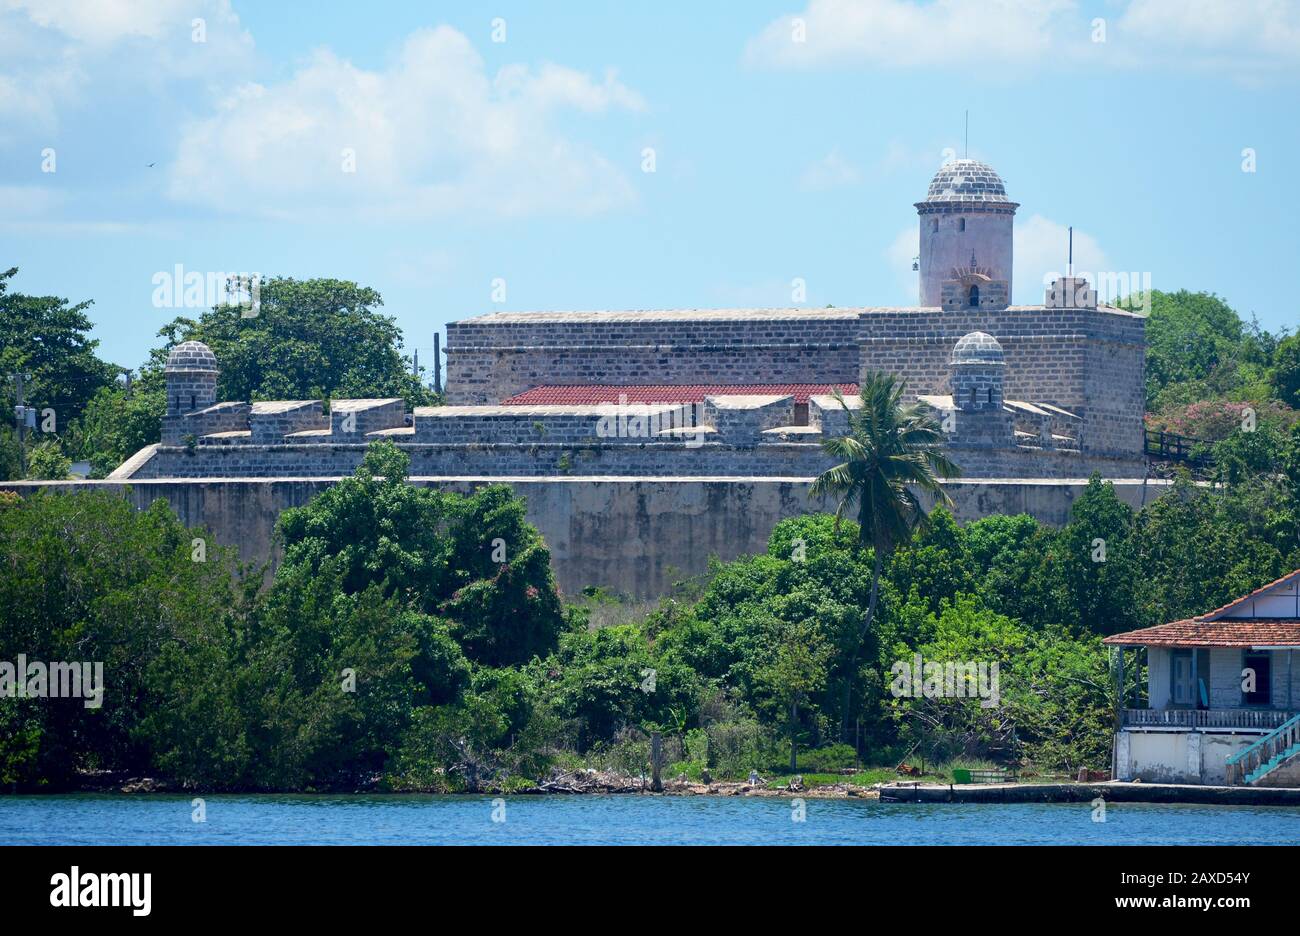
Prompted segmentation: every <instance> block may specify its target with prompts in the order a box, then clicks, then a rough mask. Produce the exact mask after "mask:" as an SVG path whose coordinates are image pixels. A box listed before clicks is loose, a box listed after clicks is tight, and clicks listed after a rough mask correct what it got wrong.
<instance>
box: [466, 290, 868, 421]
mask: <svg viewBox="0 0 1300 936" xmlns="http://www.w3.org/2000/svg"><path fill="white" fill-rule="evenodd" d="M516 318H523V316H512V317H509V319H507V320H506V321H505V322H502V323H501V324H496V323H493V322H492V320H490V319H488V320H477V321H475V320H470V321H467V322H453V323H451V324H450V325H448V326H447V402H448V403H451V404H474V403H498V402H500V401H501V400H503V399H505V398H506V397H509V396H512V395H514V394H516V393H522V392H523V391H525V390H530V389H532V388H533V387H536V386H540V385H542V384H598V383H604V384H670V385H681V384H690V383H735V384H741V383H842V382H847V383H852V382H853V381H856V380H857V379H858V348H857V331H858V325H857V313H856V312H855V311H854V310H838V309H829V310H799V309H794V310H790V312H789V317H788V318H783V319H756V318H748V317H745V315H744V314H743V313H740V312H738V313H736V316H735V318H732V319H727V318H708V319H702V320H698V321H694V320H667V321H665V320H654V319H651V320H642V321H638V320H628V321H617V320H613V321H608V322H604V321H602V322H592V321H587V320H577V321H573V322H557V321H549V320H539V321H537V322H535V323H529V322H526V321H525V322H518V321H515V319H516ZM615 318H617V316H615Z"/></svg>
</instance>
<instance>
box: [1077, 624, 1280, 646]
mask: <svg viewBox="0 0 1300 936" xmlns="http://www.w3.org/2000/svg"><path fill="white" fill-rule="evenodd" d="M1102 643H1104V644H1109V645H1110V646H1112V647H1300V621H1296V620H1283V619H1277V620H1271V621H1207V620H1205V619H1204V618H1188V619H1187V620H1185V621H1173V622H1171V623H1169V624H1157V625H1156V626H1155V627H1144V628H1142V629H1141V630H1135V631H1128V632H1127V633H1124V634H1115V635H1113V636H1111V637H1107V638H1106V639H1105V640H1103V641H1102Z"/></svg>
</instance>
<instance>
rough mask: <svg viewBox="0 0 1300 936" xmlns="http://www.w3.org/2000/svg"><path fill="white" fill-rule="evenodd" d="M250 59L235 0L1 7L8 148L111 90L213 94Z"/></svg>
mask: <svg viewBox="0 0 1300 936" xmlns="http://www.w3.org/2000/svg"><path fill="white" fill-rule="evenodd" d="M252 53H253V40H252V37H251V36H250V35H249V33H248V32H247V31H246V30H245V29H243V27H242V26H240V23H239V18H238V17H237V16H236V15H235V14H234V12H233V11H232V10H231V8H230V4H229V2H228V0H97V2H94V3H90V2H84V0H40V2H36V0H0V142H6V141H7V140H8V139H10V138H11V137H16V136H17V135H18V134H20V133H22V132H31V131H37V132H47V131H50V130H53V129H55V128H56V127H57V126H58V124H59V118H60V116H61V114H62V112H64V111H66V110H67V109H69V108H73V107H78V106H85V105H87V104H88V103H89V99H90V98H91V96H92V95H93V94H94V92H96V91H97V90H101V89H102V88H103V87H104V86H112V87H113V88H114V89H115V90H116V91H117V92H118V95H119V97H126V96H127V95H128V94H130V93H137V92H138V93H150V94H179V93H184V91H186V90H188V88H189V86H190V83H192V82H197V83H198V84H199V85H200V87H201V88H203V89H205V90H207V89H210V88H211V87H213V86H214V85H215V84H218V83H222V82H224V81H226V80H228V78H227V76H228V75H230V74H231V73H237V72H239V71H241V70H245V69H247V68H249V67H250V65H251V62H252ZM100 103H101V104H102V103H103V102H100Z"/></svg>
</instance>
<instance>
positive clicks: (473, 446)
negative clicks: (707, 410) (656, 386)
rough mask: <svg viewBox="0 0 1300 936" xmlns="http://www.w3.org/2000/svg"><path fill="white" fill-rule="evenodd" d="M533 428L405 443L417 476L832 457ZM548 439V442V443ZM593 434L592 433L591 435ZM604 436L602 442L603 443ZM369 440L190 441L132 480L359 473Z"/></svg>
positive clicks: (749, 466) (652, 468) (684, 470)
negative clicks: (189, 446)
mask: <svg viewBox="0 0 1300 936" xmlns="http://www.w3.org/2000/svg"><path fill="white" fill-rule="evenodd" d="M526 431H527V432H530V433H532V434H533V435H534V437H535V441H530V442H527V443H523V444H502V443H483V442H475V443H464V444H458V443H448V444H421V443H415V444H410V443H405V442H403V443H401V448H402V450H403V451H404V452H406V453H407V454H408V455H410V456H411V473H412V474H415V475H440V476H441V475H466V474H468V475H484V476H510V475H515V476H536V475H562V474H581V475H593V474H595V475H628V476H650V477H654V476H665V475H682V476H686V477H700V476H704V475H727V476H731V475H753V476H759V477H791V476H798V477H804V476H809V475H816V474H819V473H821V472H822V471H824V470H825V469H826V468H828V467H830V465H831V462H830V460H829V459H828V458H827V457H826V455H825V454H824V453H823V452H822V450H821V446H820V445H818V444H817V443H815V442H791V443H764V444H763V445H761V446H759V445H755V446H749V447H747V448H738V447H735V446H731V445H724V444H722V443H719V442H704V443H703V444H700V445H696V444H694V443H693V442H647V441H645V440H644V439H625V440H621V441H620V440H614V441H613V442H612V444H609V445H605V444H596V443H595V442H590V444H581V443H579V444H575V443H570V442H563V441H550V440H549V437H542V436H538V435H537V434H536V433H535V432H533V430H532V429H531V426H530V427H529V429H528V430H526ZM543 438H547V439H548V440H547V441H542V439H543ZM585 438H586V439H588V440H592V436H590V435H589V436H586V437H585ZM603 441H604V440H600V442H601V443H603ZM366 448H367V446H366V445H365V444H363V443H358V444H343V443H324V444H294V445H275V446H266V445H211V446H209V445H204V446H200V447H199V448H198V449H197V450H196V451H195V453H194V454H190V453H189V452H188V450H186V449H185V448H184V447H178V446H159V447H158V449H157V451H156V453H155V454H154V457H153V458H152V459H151V460H150V461H149V462H148V463H146V464H145V465H144V466H143V467H142V468H141V469H140V470H138V471H137V472H136V473H135V474H134V475H133V476H132V478H133V479H135V478H151V479H160V480H161V479H165V478H257V477H271V478H285V477H315V476H326V477H329V476H337V475H348V474H352V473H353V472H354V471H355V470H356V468H357V466H358V465H360V464H361V460H362V458H364V457H365V453H366Z"/></svg>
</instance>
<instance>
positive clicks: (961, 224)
mask: <svg viewBox="0 0 1300 936" xmlns="http://www.w3.org/2000/svg"><path fill="white" fill-rule="evenodd" d="M957 230H959V231H964V230H966V219H965V218H958V219H957Z"/></svg>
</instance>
